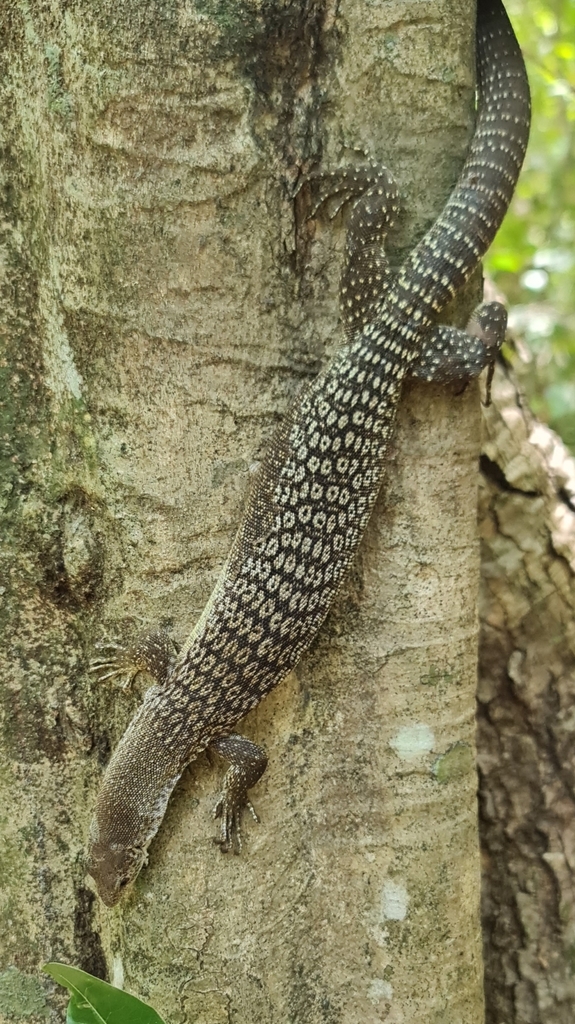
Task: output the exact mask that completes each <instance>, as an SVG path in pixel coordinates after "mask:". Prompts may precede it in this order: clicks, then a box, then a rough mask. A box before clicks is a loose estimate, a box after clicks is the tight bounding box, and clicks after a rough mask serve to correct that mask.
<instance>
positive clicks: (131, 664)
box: [89, 629, 176, 690]
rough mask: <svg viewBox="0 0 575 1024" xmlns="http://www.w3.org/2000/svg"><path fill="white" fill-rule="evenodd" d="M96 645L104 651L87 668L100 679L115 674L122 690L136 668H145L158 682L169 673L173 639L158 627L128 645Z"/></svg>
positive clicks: (111, 677) (136, 673)
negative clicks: (100, 656) (102, 654)
mask: <svg viewBox="0 0 575 1024" xmlns="http://www.w3.org/2000/svg"><path fill="white" fill-rule="evenodd" d="M96 647H97V648H98V649H99V650H101V651H103V652H104V656H103V657H102V658H95V659H94V660H93V661H92V662H91V664H90V668H89V671H90V672H94V673H98V677H99V679H100V682H104V680H106V679H113V678H114V677H119V678H120V679H121V680H122V682H121V686H122V688H123V689H124V690H126V689H128V687H129V686H131V684H132V683H133V681H134V679H135V678H136V676H137V675H138V673H139V672H147V673H148V675H150V676H151V677H152V679H153V680H154V682H156V683H158V684H159V685H160V686H162V685H163V684H164V683H165V682H166V680H167V678H168V676H169V674H170V671H171V668H172V665H173V662H174V656H175V654H176V645H175V643H174V641H173V640H172V638H171V637H170V636H169V634H168V633H166V632H165V631H164V630H162V629H158V630H153V631H152V632H149V633H144V634H142V635H141V636H139V637H138V638H137V639H136V640H135V641H134V643H133V644H130V645H128V646H125V645H124V644H114V643H101V644H96ZM106 652H109V653H106Z"/></svg>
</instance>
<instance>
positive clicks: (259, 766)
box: [210, 733, 268, 853]
mask: <svg viewBox="0 0 575 1024" xmlns="http://www.w3.org/2000/svg"><path fill="white" fill-rule="evenodd" d="M210 748H212V749H213V750H215V751H216V753H218V754H219V755H220V756H221V757H223V758H224V759H225V760H226V761H229V762H230V767H229V768H228V770H227V772H226V774H225V776H224V781H223V783H222V793H221V796H220V798H219V800H218V802H217V804H216V806H215V807H214V818H221V829H220V836H219V838H218V839H214V842H215V843H218V845H219V847H220V849H221V851H222V853H230V852H231V851H233V852H234V853H239V852H240V850H241V848H242V836H241V820H242V814H243V811H244V809H245V808H246V807H247V809H248V810H249V811H250V813H251V815H252V817H253V819H254V821H259V818H258V816H257V814H256V812H255V810H254V808H253V806H252V803H251V801H250V800H249V798H248V789H251V788H252V786H255V784H256V782H258V780H259V779H260V778H261V777H262V775H263V773H264V772H265V770H266V767H267V763H268V758H267V754H266V752H265V751H264V750H262V748H261V747H258V745H257V744H256V743H252V741H251V740H247V739H246V738H245V737H244V736H237V735H236V734H234V733H233V734H232V735H230V736H221V737H219V738H218V739H216V740H213V742H212V743H211V744H210Z"/></svg>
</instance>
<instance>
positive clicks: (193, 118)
mask: <svg viewBox="0 0 575 1024" xmlns="http://www.w3.org/2000/svg"><path fill="white" fill-rule="evenodd" d="M472 8H473V5H472V4H471V0H459V2H458V3H456V4H453V3H451V4H447V3H445V4H444V3H439V4H438V3H436V2H435V0H434V2H431V0H429V2H425V0H424V2H423V3H422V2H419V3H410V2H405V0H403V2H399V0H397V2H395V0H393V2H389V3H387V4H383V5H377V6H376V5H372V4H371V3H363V4H362V3H360V2H359V0H343V2H342V3H341V4H340V5H339V6H338V7H336V6H335V5H332V4H330V3H329V2H327V0H326V2H325V3H324V4H323V5H322V4H321V3H318V4H315V5H314V4H311V3H309V4H301V5H296V4H291V5H286V6H283V7H282V6H280V5H277V4H267V5H257V4H251V5H250V4H242V5H240V6H236V5H234V4H227V5H226V4H223V3H218V2H216V0H202V3H201V4H200V3H198V4H197V5H196V6H195V7H193V6H192V5H191V4H190V3H187V2H185V0H182V2H180V3H175V2H171V3H160V2H159V0H150V2H149V3H147V4H142V3H141V2H136V0H129V2H125V3H116V4H109V3H107V2H105V0H91V2H90V3H89V4H87V3H85V2H84V3H82V2H80V0H78V2H76V3H72V4H69V3H66V4H64V2H63V0H53V2H52V3H51V5H50V6H49V7H48V6H43V5H31V6H25V5H16V4H9V5H8V9H7V14H8V15H9V17H8V18H7V28H6V47H5V50H4V61H5V72H4V74H3V76H2V84H1V85H0V90H1V94H2V100H3V109H4V111H5V115H6V117H5V125H6V128H5V133H6V137H5V146H6V164H5V167H6V168H7V184H6V190H5V196H4V217H5V227H6V268H7V269H6V287H5V292H4V300H3V301H4V315H5V321H4V322H5V325H6V337H5V360H4V363H3V367H4V369H3V372H4V373H5V375H6V376H5V385H4V391H3V394H2V401H3V403H4V404H3V418H4V429H3V439H4V442H5V444H6V449H5V458H4V462H3V463H2V467H3V468H2V472H3V488H4V489H3V497H4V502H5V506H4V513H3V514H4V524H3V526H4V535H5V537H6V546H5V549H4V564H5V566H6V573H5V577H4V581H3V584H2V585H3V587H4V592H3V618H4V623H5V628H4V632H3V638H2V644H3V654H2V657H3V668H2V678H3V680H4V683H3V696H2V699H3V705H2V708H3V753H2V773H1V775H0V792H1V797H2V806H3V815H4V818H5V823H4V826H3V833H4V834H3V857H4V862H3V879H4V881H5V885H4V891H3V895H2V927H0V957H1V961H0V963H1V968H0V1014H1V1013H3V1014H4V1015H5V1017H6V1018H7V1019H8V1020H11V1019H17V1020H18V1019H26V1020H29V1021H32V1022H36V1021H38V1022H39V1021H43V1020H45V1019H46V1015H47V1014H48V1015H49V1016H50V1019H52V1020H58V1019H60V1010H59V1007H61V1006H62V1000H61V996H59V995H58V994H57V993H54V992H53V991H52V989H51V987H50V983H49V982H47V981H46V982H41V981H40V980H39V978H38V973H37V972H38V967H39V965H41V963H42V962H43V961H45V960H48V959H57V960H64V961H71V962H73V963H75V964H77V965H78V966H81V967H84V968H85V969H87V970H91V971H92V972H94V973H96V974H100V975H104V974H106V973H107V974H108V975H109V977H110V978H111V979H112V980H113V981H114V983H116V984H125V985H126V987H127V988H128V989H129V990H130V991H132V992H134V993H136V994H138V995H140V996H141V997H142V998H145V999H148V1000H150V1001H151V1002H152V1003H153V1004H154V1005H155V1006H156V1008H157V1009H158V1010H159V1011H160V1012H161V1013H162V1014H163V1015H164V1016H165V1017H166V1019H167V1020H168V1021H170V1024H178V1022H184V1021H190V1022H191V1021H193V1022H194V1024H200V1022H202V1024H203V1022H205V1024H218V1022H220V1021H222V1022H224V1021H228V1020H234V1021H235V1022H237V1024H241V1022H245V1024H259V1022H261V1024H264V1022H265V1024H271V1022H277V1021H279V1020H285V1021H290V1022H294V1024H315V1022H318V1024H319V1022H323V1024H325V1022H340V1021H342V1022H343V1021H345V1022H346V1024H354V1022H360V1021H361V1022H362V1024H370V1022H376V1021H381V1020H386V1021H389V1022H393V1024H399V1022H402V1024H408V1022H417V1024H432V1022H434V1024H436V1022H438V1021H441V1022H442V1024H451V1022H452V1024H456V1022H457V1024H460V1022H461V1021H462V1020H465V1022H466V1024H480V1022H482V1021H483V997H482V972H481V959H480V931H479V915H478V901H479V893H478V879H479V870H478V844H477V825H476V804H475V791H476V775H475V754H474V737H473V732H474V719H473V709H474V692H475V680H476V638H477V636H476V634H477V630H476V615H475V601H476V593H477V586H478V556H477V545H476V535H475V528H476V527H475V516H476V462H477V455H478V446H479V430H478V425H479V413H478V392H477V388H475V387H473V388H470V389H468V391H467V392H466V393H465V394H463V395H453V394H451V393H448V392H446V391H445V390H442V389H440V388H438V387H424V386H422V385H416V384H413V385H411V386H409V387H408V388H407V389H406V393H405V395H404V400H403V402H402V408H401V414H400V418H399V427H398V434H397V442H396V449H395V457H394V458H393V460H392V461H391V464H390V466H389V472H388V477H387V481H386V484H385V486H384V491H383V494H382V496H381V499H380V501H379V506H378V508H377V510H376V513H375V515H374V517H373V520H372V522H371V525H370V527H369V530H368V533H367V536H366V537H365V539H364V541H363V543H362V546H361V549H360V551H359V554H358V557H357V560H356V562H355V565H354V569H353V571H352V573H351V575H350V579H349V582H348V583H347V585H346V587H345V588H344V591H343V592H342V594H341V596H340V598H339V600H338V602H337V604H336V607H335V608H334V610H333V612H332V613H331V615H330V617H329V620H328V622H327V623H326V626H325V628H324V629H323V630H322V632H321V634H320V636H319V638H318V640H317V642H316V643H315V644H314V646H313V648H312V650H311V651H310V652H309V654H308V655H307V656H306V657H305V658H304V659H303V660H302V662H301V665H300V666H299V667H298V670H297V671H296V672H295V673H293V674H292V676H291V677H290V678H289V679H288V680H287V681H286V682H285V683H284V684H283V685H282V686H281V687H280V688H279V689H278V690H277V691H276V692H275V693H274V694H273V695H272V696H271V697H270V698H269V699H268V700H266V701H265V703H264V704H263V705H262V706H261V707H260V708H258V709H257V711H256V712H255V713H253V714H252V715H250V716H249V718H248V719H247V720H246V723H245V732H246V733H247V734H248V735H249V736H251V737H253V738H254V739H256V740H257V741H258V742H262V743H263V745H264V746H265V747H266V748H267V750H268V753H269V755H270V767H269V769H268V772H267V773H266V775H265V777H264V779H263V781H262V783H261V784H260V785H259V786H258V788H257V789H256V791H255V792H254V802H255V803H256V806H257V808H258V810H259V812H260V814H261V818H262V824H261V825H260V826H256V825H255V824H254V825H251V824H247V825H246V842H245V850H244V853H243V855H242V856H241V857H240V858H228V857H222V856H220V855H219V853H217V851H215V849H214V847H213V844H212V835H213V834H214V825H213V824H212V823H211V821H210V809H211V807H212V805H213V803H214V802H215V799H216V794H217V788H218V778H217V774H216V772H215V771H214V769H213V767H212V766H210V765H209V764H208V759H207V758H206V757H202V758H200V759H199V760H198V762H197V763H196V764H194V765H193V766H192V767H191V768H190V770H189V771H188V772H186V773H185V776H184V778H183V779H182V782H181V784H180V785H179V787H178V789H177V792H176V794H175V796H174V798H173V799H172V801H171V803H170V806H169V809H168V813H167V816H166V819H165V822H164V825H163V827H162V829H161V832H160V834H159V836H158V838H157V840H156V841H155V842H154V844H153V846H152V848H151V857H150V864H149V866H148V868H147V869H146V870H145V871H143V872H142V874H141V876H140V878H139V880H138V882H137V884H136V886H135V888H134V891H133V893H132V895H131V896H130V897H129V898H128V899H127V900H126V901H125V902H124V903H123V904H121V905H120V907H119V908H117V909H116V910H114V911H112V912H109V911H107V910H106V909H105V908H104V907H103V906H101V905H100V904H99V903H98V901H97V899H96V898H95V896H94V894H93V892H92V890H91V888H90V885H89V883H88V882H87V880H86V878H85V875H84V867H83V848H84V843H85V838H86V833H87V829H88V823H89V819H90V816H91V812H92V808H93V803H94V797H95V793H96V791H97V787H98V784H99V781H100V778H101V774H102V768H103V766H104V764H105V763H106V761H107V758H108V756H109V753H110V750H111V748H112V747H113V745H114V744H115V743H116V742H117V740H118V738H119V737H120V735H121V733H122V731H123V729H124V728H125V726H126V724H127V722H128V721H129V718H130V716H131V715H132V713H133V711H134V709H135V708H136V707H137V705H138V703H139V700H140V699H141V691H140V693H138V692H135V693H134V694H126V693H121V692H120V693H119V692H117V691H115V690H114V688H113V687H112V686H110V685H108V684H99V683H97V682H95V680H94V677H93V676H91V675H90V674H89V673H88V672H87V668H88V665H89V661H90V658H91V657H92V655H93V652H94V645H95V643H96V642H97V641H99V640H102V639H103V638H108V639H114V640H115V639H118V638H119V637H120V638H121V637H122V636H124V635H127V636H130V635H133V634H134V633H136V632H139V631H140V630H141V629H143V628H146V627H148V626H153V625H157V624H158V623H159V624H162V625H164V626H167V627H168V628H170V629H171V630H172V632H173V636H174V638H175V639H177V640H182V639H183V638H184V637H185V635H186V634H187V633H188V632H189V630H190V627H191V625H192V624H193V622H194V620H196V619H197V617H198V616H199V614H200V612H201V609H202V607H203V605H204V603H205V601H206V599H207V597H208V595H209V593H210V591H211V588H212V587H213V585H214V583H215V581H216V579H217V576H218V573H219V571H220V569H221V567H222V565H223V562H224V560H225V557H226V554H227V551H228V549H229V546H230V542H231V539H232V537H233V533H234V530H235V528H236V527H237V524H238V522H239V519H240V517H241V509H242V504H243V502H244V499H245V494H246V490H247V487H248V478H249V467H250V465H251V463H252V462H253V461H254V460H257V458H258V456H259V454H260V453H261V451H263V450H264V448H265V444H266V441H267V439H268V438H269V436H270V434H271V432H272V431H273V429H274V428H275V426H276V424H277V422H278V420H279V418H280V416H281V415H282V413H283V412H284V411H285V409H286V407H287V406H288V404H289V401H290V400H291V398H292V397H293V396H294V395H295V394H296V392H297V391H298V388H299V387H300V386H301V384H302V382H304V381H305V380H307V379H309V377H310V376H312V375H313V374H314V373H315V372H317V369H318V368H319V366H320V365H321V364H322V363H323V361H324V360H326V359H327V358H328V357H329V356H330V354H331V353H332V352H333V351H334V350H335V348H336V346H337V345H338V344H340V343H341V340H342V332H341V328H340V327H339V326H338V308H337V279H338V274H339V267H340V265H341V250H342V241H343V237H344V219H342V218H340V219H339V220H338V221H337V222H336V223H334V224H330V223H329V222H328V221H327V219H325V218H320V219H317V220H315V221H306V219H305V215H306V212H307V211H306V209H305V203H304V201H303V200H301V201H300V203H299V206H298V207H297V210H295V212H294V204H293V201H292V198H291V193H292V189H293V185H294V183H295V182H296V180H297V178H298V174H299V173H300V170H301V169H302V168H303V169H304V170H306V169H308V168H310V167H312V166H315V165H321V166H322V167H323V168H327V169H330V168H332V167H334V166H337V165H338V164H339V165H341V164H343V163H345V162H346V159H349V158H350V154H349V152H348V151H347V150H346V147H347V146H350V145H351V146H361V147H363V148H364V149H366V150H367V151H368V152H369V153H373V154H375V155H376V156H377V158H378V159H379V160H380V161H381V162H383V163H385V164H387V165H388V166H389V167H390V168H391V169H392V170H393V171H394V173H395V174H396V176H397V177H398V179H399V181H400V183H401V190H402V195H403V197H404V211H403V214H402V218H401V222H400V225H399V230H398V231H397V232H396V234H395V236H394V238H393V239H392V240H391V252H392V259H393V260H394V262H395V264H397V263H398V262H399V260H400V259H401V257H402V255H403V254H404V253H405V251H406V248H407V247H408V245H410V244H412V243H413V241H414V240H415V239H416V238H418V237H419V236H420V235H421V234H422V232H423V231H424V230H425V228H426V227H427V226H428V225H429V223H430V222H431V220H432V219H433V217H434V216H435V215H436V214H437V212H438V210H439V209H440V208H441V205H442V203H443V202H444V201H445V199H446V197H447V195H448V194H449V191H450V189H451V187H452V186H453V183H454V181H455V179H456V177H457V172H458V169H459V167H460V166H461V163H462V161H463V157H464V153H465V150H466V146H467V143H468V140H469V136H470V133H471V131H472V123H473V114H472V110H473V64H474V57H473V53H474V50H473V36H474V25H473V10H472ZM351 155H352V156H353V159H355V160H357V159H361V158H360V157H358V155H357V154H351ZM474 292H475V296H473V293H474ZM476 293H477V286H476V285H475V286H474V287H472V288H471V289H470V290H469V292H468V295H467V297H466V298H464V299H462V301H461V304H460V314H461V315H460V317H459V319H458V322H464V321H465V314H466V312H467V311H468V309H469V306H470V305H472V304H473V297H475V298H476V297H477V294H476Z"/></svg>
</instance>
